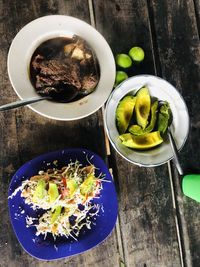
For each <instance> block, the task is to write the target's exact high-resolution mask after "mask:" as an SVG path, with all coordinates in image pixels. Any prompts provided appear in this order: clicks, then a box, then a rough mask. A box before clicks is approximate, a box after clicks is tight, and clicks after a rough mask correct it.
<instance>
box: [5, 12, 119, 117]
mask: <svg viewBox="0 0 200 267" xmlns="http://www.w3.org/2000/svg"><path fill="white" fill-rule="evenodd" d="M51 20H53V21H56V20H59V22H58V23H60V24H61V23H62V22H63V25H64V24H65V23H67V22H70V23H75V24H76V26H74V27H77V25H78V24H79V25H81V27H83V30H84V31H85V29H87V30H88V33H89V32H90V33H91V35H92V36H95V37H96V39H95V38H94V39H93V43H95V42H96V43H97V42H100V43H101V45H102V47H103V49H102V53H101V56H102V57H103V58H101V59H99V55H100V49H99V46H100V45H99V44H98V56H97V57H98V61H99V65H100V68H101V74H100V81H99V84H98V85H97V88H96V90H95V91H94V92H92V93H91V94H90V95H88V96H86V97H84V98H82V99H80V100H77V101H75V102H71V103H67V104H66V103H65V104H64V103H58V102H57V103H54V102H50V101H48V100H44V101H42V102H38V103H34V104H31V105H27V106H28V107H29V108H31V109H32V110H33V111H35V112H37V113H38V114H40V115H42V116H44V117H47V118H50V119H54V120H61V121H73V120H77V119H82V118H84V117H87V116H89V115H91V114H93V113H94V112H96V111H97V110H98V109H100V108H101V107H102V106H103V105H104V103H105V102H106V100H107V99H108V97H109V95H110V93H111V91H112V88H113V85H114V81H115V73H116V68H115V60H114V56H113V53H112V50H111V48H110V46H109V45H108V43H107V41H106V39H105V38H104V37H103V36H102V35H101V33H99V32H98V31H97V30H96V29H95V28H94V27H92V26H91V25H90V24H88V23H87V22H85V21H83V20H81V19H78V18H76V17H72V16H67V15H47V16H43V17H39V18H37V19H35V20H32V21H31V22H29V23H28V24H26V25H25V26H24V27H23V28H22V29H21V30H20V31H19V32H18V33H17V34H16V36H15V37H14V39H13V41H12V43H11V45H10V48H9V52H8V57H7V70H8V76H9V79H10V82H11V85H12V87H13V89H14V91H15V93H16V94H17V96H18V97H19V98H20V99H26V98H27V97H25V96H24V95H23V93H22V92H21V89H20V88H19V85H17V82H16V78H15V76H17V74H14V73H17V72H18V71H19V70H18V69H17V71H16V72H14V71H13V67H12V65H13V63H15V62H16V60H15V62H13V58H12V57H13V55H14V53H17V49H18V50H19V49H21V48H19V47H18V48H17V45H16V43H17V42H18V43H19V39H23V38H24V35H26V34H27V31H28V30H29V31H31V29H32V30H33V29H34V30H36V31H38V39H39V40H42V38H44V40H43V41H45V40H48V39H51V38H52V37H51V36H52V34H53V30H52V32H51V31H49V30H47V31H46V32H43V33H39V32H40V31H42V30H41V29H39V27H38V28H37V29H36V27H37V25H38V24H41V25H42V24H44V23H46V24H48V22H50V21H51ZM60 24H59V26H60V27H61V28H62V27H63V26H62V25H60ZM61 28H59V29H57V35H55V37H56V36H63V33H62V32H63V30H62V29H61ZM54 31H55V30H54ZM80 31H81V29H80ZM48 32H50V33H51V34H49V35H48ZM66 32H67V33H68V34H69V35H70V29H68V30H66ZM73 34H77V35H79V34H78V33H77V32H75V31H73V30H72V31H71V35H73ZM36 35H37V33H36ZM66 35H67V34H66ZM88 35H89V34H88ZM81 37H82V36H81ZM82 38H84V37H82ZM88 38H90V39H91V38H92V37H88V36H86V38H85V40H86V41H87V42H88ZM23 41H24V40H23ZM28 42H30V41H28ZM40 43H41V42H40ZM88 43H89V42H88ZM89 44H90V43H89ZM38 45H39V44H38ZM38 45H37V46H35V49H36V48H37V47H38ZM90 45H91V44H90ZM26 46H27V47H28V46H29V47H28V49H31V47H33V43H31V44H29V45H26ZM91 46H92V45H91ZM92 48H93V50H94V52H95V53H96V55H97V51H96V50H95V47H94V46H93V47H92ZM22 49H23V48H22ZM23 52H24V51H23ZM33 52H34V50H33ZM21 53H22V52H21ZM24 54H25V52H24ZM24 57H25V56H24ZM29 59H30V56H29ZM100 61H101V62H100ZM29 62H30V61H29ZM102 62H103V63H102ZM102 68H103V69H105V71H103V72H102ZM108 70H109V77H108V78H106V73H107V72H108ZM24 75H26V76H27V74H24ZM107 76H108V75H107ZM28 80H29V85H28V86H31V87H32V88H33V86H32V84H31V82H30V79H29V78H28ZM26 83H27V82H26V81H25V84H26ZM30 84H31V85H30ZM103 88H105V90H104V93H103V94H102V90H103ZM98 89H99V90H98ZM32 90H34V89H32ZM98 91H100V92H101V94H100V93H97V92H98ZM34 96H38V94H37V93H36V92H31V93H30V96H29V97H34ZM95 98H97V99H98V101H97V100H96V101H95V103H94V101H93V102H92V100H94V99H95ZM47 103H50V104H51V105H52V107H51V109H54V110H56V107H58V105H59V106H60V107H61V106H62V107H63V108H62V109H63V110H64V112H65V113H66V114H65V115H63V116H62V117H60V116H59V115H52V114H51V113H52V112H50V114H47V113H45V111H44V108H43V107H42V106H41V105H44V104H45V105H48V104H47ZM72 103H73V107H70V105H71V106H72ZM74 103H76V104H75V107H74ZM78 103H79V104H78ZM89 103H90V104H91V103H92V107H89V105H90V104H89ZM93 103H94V104H93ZM56 105H57V106H56ZM67 105H68V106H67ZM82 106H84V108H82ZM77 108H78V110H77ZM60 109H61V108H59V112H60V113H61V111H60ZM72 109H73V111H72ZM67 110H69V111H70V116H71V117H69V116H68V112H67ZM56 112H57V113H59V112H58V111H57V110H56ZM71 113H73V115H71Z"/></svg>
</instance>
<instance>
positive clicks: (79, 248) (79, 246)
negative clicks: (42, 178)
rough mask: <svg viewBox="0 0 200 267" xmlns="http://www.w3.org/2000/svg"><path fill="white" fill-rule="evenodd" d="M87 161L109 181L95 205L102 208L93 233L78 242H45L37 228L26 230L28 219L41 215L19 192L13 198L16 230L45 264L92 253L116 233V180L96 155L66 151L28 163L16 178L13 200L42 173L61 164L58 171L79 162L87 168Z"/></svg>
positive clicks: (88, 231) (86, 232)
mask: <svg viewBox="0 0 200 267" xmlns="http://www.w3.org/2000/svg"><path fill="white" fill-rule="evenodd" d="M87 159H89V160H90V162H91V163H92V164H94V165H95V167H96V168H97V170H96V174H97V175H99V174H100V173H103V174H105V175H106V180H109V181H110V182H103V189H102V190H101V194H100V196H99V198H96V199H94V203H98V204H100V205H101V208H100V211H99V213H98V216H96V218H93V222H92V226H91V229H82V230H83V231H81V233H80V235H79V237H78V241H75V240H74V239H69V238H64V237H62V238H57V239H56V240H54V239H53V238H52V236H51V235H47V237H46V239H44V236H43V235H39V236H36V235H35V233H36V228H35V227H29V228H27V227H26V220H25V218H26V216H27V215H28V216H30V217H36V216H37V215H38V211H33V210H32V209H31V208H30V206H29V205H27V204H25V202H24V199H23V198H22V197H21V196H20V194H21V192H18V193H17V194H16V196H14V197H13V198H12V199H10V198H9V200H8V205H9V211H10V218H11V222H12V226H13V229H14V231H15V234H16V236H17V238H18V241H19V242H20V244H21V245H22V247H23V248H24V250H25V251H27V252H28V253H29V254H30V255H32V256H33V257H36V258H37V259H41V260H56V259H60V258H65V257H68V256H72V255H75V254H79V253H82V252H84V251H86V250H89V249H91V248H93V247H95V246H96V245H98V244H99V243H100V242H102V241H103V240H104V239H105V238H106V237H107V236H108V235H109V234H110V233H111V231H112V229H113V228H114V226H115V223H116V219H117V210H118V205H117V196H116V192H115V187H114V184H113V181H112V177H111V175H110V173H109V170H108V168H107V166H106V165H105V163H104V161H103V160H102V159H101V158H100V157H99V156H98V155H96V154H95V153H93V152H91V151H88V150H86V149H63V150H59V151H55V152H51V153H47V154H44V155H41V156H39V157H37V158H35V159H33V160H31V161H29V162H27V163H25V164H24V165H23V166H22V167H21V168H20V169H19V170H18V171H17V172H16V173H15V175H14V176H13V178H12V180H11V183H10V187H9V196H10V195H11V194H12V193H13V192H14V190H15V189H16V188H17V187H18V186H20V185H21V183H22V181H24V180H26V179H29V178H30V177H31V176H33V175H35V174H37V173H38V171H39V170H45V169H48V168H52V167H55V165H54V163H53V162H54V161H55V160H58V168H59V167H61V166H65V165H67V164H68V163H69V162H70V160H72V161H75V160H78V161H79V162H80V163H82V164H83V165H88V161H87Z"/></svg>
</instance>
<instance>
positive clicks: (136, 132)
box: [128, 100, 158, 135]
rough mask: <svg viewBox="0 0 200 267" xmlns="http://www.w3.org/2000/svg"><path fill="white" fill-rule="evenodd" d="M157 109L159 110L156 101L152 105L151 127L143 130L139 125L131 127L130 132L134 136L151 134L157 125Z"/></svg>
mask: <svg viewBox="0 0 200 267" xmlns="http://www.w3.org/2000/svg"><path fill="white" fill-rule="evenodd" d="M157 108H158V101H157V100H156V101H155V102H153V104H152V105H151V114H150V122H149V125H148V126H147V127H146V128H145V129H142V127H141V126H139V125H137V124H136V125H131V126H130V127H129V129H128V130H129V132H130V133H132V134H134V135H142V134H144V133H150V132H152V131H153V129H154V127H155V124H156V119H157Z"/></svg>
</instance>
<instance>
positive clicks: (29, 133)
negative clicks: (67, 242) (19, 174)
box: [0, 0, 119, 267]
mask: <svg viewBox="0 0 200 267" xmlns="http://www.w3.org/2000/svg"><path fill="white" fill-rule="evenodd" d="M0 12H1V20H0V33H1V36H2V37H3V38H2V39H1V42H0V43H1V45H0V58H1V66H0V80H1V86H2V87H1V88H3V89H4V90H1V91H0V96H1V97H0V104H4V103H7V102H11V101H13V100H15V99H17V96H16V95H15V93H14V91H13V89H12V87H11V85H10V83H9V80H8V76H7V75H5V73H6V60H7V52H8V49H9V45H10V43H11V41H12V39H13V38H14V36H15V34H16V33H17V32H18V31H19V30H20V29H21V28H22V27H23V26H24V25H25V24H26V23H28V22H30V21H31V20H33V19H35V18H37V17H40V16H44V15H48V14H65V15H71V16H75V17H78V18H80V19H83V20H85V21H87V22H88V23H89V22H90V17H89V9H88V1H87V0H84V1H81V0H76V1H63V0H60V1H53V0H52V1H43V0H42V1H31V0H27V1H22V0H20V1H1V2H0ZM0 119H1V128H0V129H1V130H0V133H1V135H0V148H1V150H0V165H1V169H0V170H1V173H0V175H1V178H2V181H3V183H1V185H0V186H1V189H2V191H1V192H3V194H1V195H0V203H1V208H0V212H1V217H2V220H1V224H0V238H1V241H0V242H1V243H0V251H1V255H4V257H2V258H1V259H0V266H2V267H5V266H9V267H12V266H14V267H15V266H31V267H33V266H41V267H43V266H55V265H57V266H58V267H59V266H64V265H66V266H70V267H71V266H72V267H73V266H74V267H75V266H83V267H84V266H85V267H86V266H87V267H88V266H99V267H101V266H102V267H103V266H105V267H112V266H113V267H115V266H118V264H119V253H118V246H117V238H116V232H115V231H113V233H112V234H111V236H110V237H109V238H108V239H107V240H106V241H104V242H103V243H102V244H101V245H99V246H98V247H96V248H95V249H93V250H91V251H88V252H87V253H85V254H82V255H79V256H75V257H72V258H68V259H65V260H59V261H55V262H41V261H38V260H36V259H34V258H32V257H30V256H29V255H28V254H27V253H26V252H25V251H23V249H22V248H21V247H20V245H19V243H18V242H17V240H16V238H15V235H14V233H13V230H12V229H11V226H10V224H8V222H9V218H8V212H7V188H8V184H9V181H10V177H11V176H12V174H13V173H14V171H15V170H17V168H18V167H20V165H21V164H22V163H24V162H26V161H27V160H30V159H31V158H33V157H35V156H37V155H39V154H41V153H45V152H47V151H53V150H57V149H60V148H65V147H83V148H88V149H91V150H92V151H94V152H96V153H97V154H99V155H101V156H102V157H103V158H104V159H106V153H105V143H104V142H105V141H104V132H103V123H102V115H101V111H98V112H96V113H95V114H93V115H91V116H89V117H87V118H85V119H83V120H77V121H74V122H59V121H53V120H50V119H46V118H43V117H42V116H40V115H38V114H36V113H34V112H33V111H32V110H30V109H29V108H27V107H23V108H19V109H17V110H15V111H14V110H13V111H8V112H5V113H1V114H0ZM5 229H7V231H5Z"/></svg>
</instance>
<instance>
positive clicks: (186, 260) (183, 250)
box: [146, 0, 192, 267]
mask: <svg viewBox="0 0 200 267" xmlns="http://www.w3.org/2000/svg"><path fill="white" fill-rule="evenodd" d="M146 3H147V8H148V18H149V19H148V21H149V30H150V36H151V47H152V51H153V53H152V55H153V61H154V69H155V75H156V76H158V75H159V76H160V77H162V76H163V75H162V67H161V63H160V57H159V51H158V45H157V42H156V29H155V25H154V11H153V6H152V2H151V0H146ZM167 165H168V174H169V180H170V187H171V195H172V203H173V210H174V220H175V226H176V233H177V240H178V246H179V253H180V263H181V267H191V266H192V261H191V255H190V251H189V243H188V240H187V238H185V237H184V232H185V234H186V235H187V229H186V227H185V223H184V221H185V220H184V215H183V207H179V202H178V200H177V197H178V196H177V193H176V187H177V188H178V187H180V184H176V181H175V180H176V177H175V175H173V174H172V167H171V163H170V161H168V163H167Z"/></svg>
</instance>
